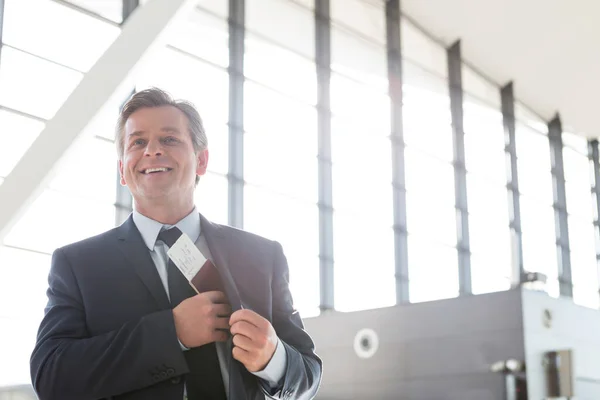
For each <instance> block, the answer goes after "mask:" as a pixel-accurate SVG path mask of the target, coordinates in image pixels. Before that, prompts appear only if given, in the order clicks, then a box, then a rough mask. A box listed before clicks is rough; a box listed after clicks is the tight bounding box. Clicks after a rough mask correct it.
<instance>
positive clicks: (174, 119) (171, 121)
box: [125, 106, 187, 135]
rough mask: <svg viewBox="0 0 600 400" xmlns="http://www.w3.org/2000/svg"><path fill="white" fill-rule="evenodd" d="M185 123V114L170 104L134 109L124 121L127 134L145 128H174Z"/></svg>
mask: <svg viewBox="0 0 600 400" xmlns="http://www.w3.org/2000/svg"><path fill="white" fill-rule="evenodd" d="M186 125H187V118H186V116H185V114H184V113H183V112H182V111H181V110H179V109H177V108H176V107H172V106H163V107H152V108H150V107H144V108H141V109H139V110H136V111H135V112H134V113H133V114H131V115H130V116H129V118H127V121H126V122H125V132H126V133H127V134H128V135H131V134H132V133H135V132H138V131H145V130H159V129H160V130H165V129H167V128H168V129H167V130H176V131H179V130H180V129H181V128H180V127H184V126H186Z"/></svg>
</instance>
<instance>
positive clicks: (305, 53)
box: [243, 0, 319, 316]
mask: <svg viewBox="0 0 600 400" xmlns="http://www.w3.org/2000/svg"><path fill="white" fill-rule="evenodd" d="M308 3H312V2H308ZM307 6H308V7H310V6H311V4H296V3H293V2H289V1H281V0H249V1H247V2H246V29H247V31H246V41H245V54H244V74H245V76H246V81H245V84H244V131H245V132H244V157H243V160H244V180H245V183H246V184H245V186H244V229H246V230H249V231H251V232H255V233H257V234H259V235H262V236H266V237H268V238H270V239H273V240H277V241H278V242H280V243H281V244H282V246H283V250H284V253H285V255H286V257H287V260H288V264H289V267H290V289H291V291H292V295H293V297H294V304H295V306H296V308H298V309H299V310H300V312H301V314H302V315H303V316H310V315H316V314H318V313H319V219H318V218H319V210H318V208H317V200H318V192H317V190H318V183H317V182H318V173H317V167H318V162H317V154H318V148H317V143H318V136H317V110H316V108H315V103H316V93H317V83H316V67H315V60H314V57H315V55H314V31H315V27H314V17H313V12H312V11H311V10H310V9H309V8H307ZM274 14H275V15H277V18H273V15H274Z"/></svg>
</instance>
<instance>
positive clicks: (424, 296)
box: [408, 235, 458, 303]
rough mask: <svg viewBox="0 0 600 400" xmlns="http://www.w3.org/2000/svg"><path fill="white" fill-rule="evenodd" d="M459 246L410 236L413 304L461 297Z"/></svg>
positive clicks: (411, 296)
mask: <svg viewBox="0 0 600 400" xmlns="http://www.w3.org/2000/svg"><path fill="white" fill-rule="evenodd" d="M457 257H458V256H457V253H456V249H455V248H452V247H450V246H440V245H437V244H433V243H431V242H429V241H428V240H424V239H423V237H422V236H421V237H419V236H414V235H409V236H408V272H409V285H410V287H409V292H410V293H409V297H410V302H411V303H418V302H422V301H431V300H439V299H447V298H451V297H456V296H458V258H457Z"/></svg>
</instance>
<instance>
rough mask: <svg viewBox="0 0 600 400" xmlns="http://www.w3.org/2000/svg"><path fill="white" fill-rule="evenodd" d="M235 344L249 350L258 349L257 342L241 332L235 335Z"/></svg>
mask: <svg viewBox="0 0 600 400" xmlns="http://www.w3.org/2000/svg"><path fill="white" fill-rule="evenodd" d="M233 344H234V345H235V346H237V347H239V348H241V349H243V350H246V351H248V352H251V351H253V350H256V344H255V343H254V342H253V341H252V340H251V339H250V338H249V337H247V336H244V335H242V334H239V333H238V334H237V335H235V336H234V337H233Z"/></svg>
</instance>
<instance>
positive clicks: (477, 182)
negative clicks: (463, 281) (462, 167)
mask: <svg viewBox="0 0 600 400" xmlns="http://www.w3.org/2000/svg"><path fill="white" fill-rule="evenodd" d="M467 201H468V207H469V238H470V247H471V251H472V252H473V253H483V254H494V259H495V260H496V262H497V263H500V264H502V265H507V266H510V263H511V246H510V230H509V216H508V194H507V191H506V188H505V187H503V186H492V185H489V184H487V183H486V181H485V179H482V178H479V177H476V176H473V175H472V174H467Z"/></svg>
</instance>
